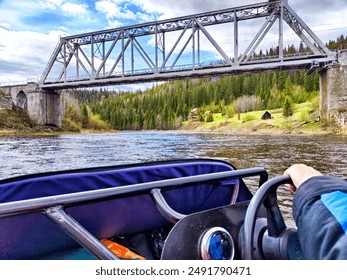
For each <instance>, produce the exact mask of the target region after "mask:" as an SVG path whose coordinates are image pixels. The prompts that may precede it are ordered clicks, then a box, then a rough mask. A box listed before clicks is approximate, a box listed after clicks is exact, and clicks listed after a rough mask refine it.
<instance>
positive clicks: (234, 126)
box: [183, 102, 325, 134]
mask: <svg viewBox="0 0 347 280" xmlns="http://www.w3.org/2000/svg"><path fill="white" fill-rule="evenodd" d="M312 107H313V106H312V105H311V103H310V102H305V103H301V104H295V105H294V113H293V115H292V116H291V117H289V118H286V117H283V116H282V109H281V108H278V109H274V110H267V111H268V112H269V113H270V114H271V115H272V119H271V120H265V121H263V120H261V117H262V115H263V114H264V112H265V111H266V110H261V111H253V112H248V113H242V114H240V118H239V117H238V114H235V115H234V116H233V117H232V118H227V117H226V116H222V115H221V114H214V115H213V118H214V121H213V122H201V123H197V122H196V121H195V122H194V124H195V126H194V130H198V131H221V132H227V131H240V132H260V133H306V134H316V133H319V134H322V133H325V129H324V126H323V124H322V123H320V122H318V121H316V120H314V119H312V115H311V112H312V110H313V109H312ZM190 122H191V121H188V122H185V123H184V124H183V129H184V128H185V127H186V128H187V129H189V128H191V127H192V126H191V125H190V124H191V123H190ZM304 122H306V123H304ZM296 126H298V127H296Z"/></svg>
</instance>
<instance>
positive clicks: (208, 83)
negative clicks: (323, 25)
mask: <svg viewBox="0 0 347 280" xmlns="http://www.w3.org/2000/svg"><path fill="white" fill-rule="evenodd" d="M327 46H328V48H330V49H337V48H341V46H347V36H346V37H344V36H343V35H341V36H340V37H339V38H337V40H336V41H334V40H330V41H329V43H328V44H327ZM300 48H303V46H301V45H300V46H299V48H295V47H294V46H288V47H287V48H286V49H285V53H293V52H299V51H300ZM276 51H277V50H276V49H270V50H267V51H266V52H265V53H267V54H275V53H276ZM301 51H302V50H301ZM262 53H263V52H260V53H259V54H258V55H262ZM72 94H74V95H75V96H77V97H78V98H79V101H80V103H81V104H82V105H81V108H80V110H79V112H77V111H78V110H77V108H72V107H70V108H69V109H68V110H67V112H66V114H65V119H66V120H65V124H66V125H70V126H71V125H75V124H76V123H81V124H82V126H83V127H88V126H90V125H92V124H91V123H89V120H91V117H92V122H93V123H94V124H95V123H102V122H106V123H107V124H108V125H110V126H111V127H112V128H113V129H117V130H151V129H160V130H173V129H178V128H179V127H180V126H181V124H182V122H183V121H186V120H188V119H189V118H190V117H191V112H192V110H193V109H195V108H197V109H198V111H199V115H198V117H199V120H200V121H201V122H203V121H213V117H206V116H205V114H204V113H205V112H206V111H210V112H213V113H221V114H222V115H226V116H227V117H232V116H233V115H234V114H237V113H243V112H249V111H253V110H265V109H275V108H283V109H284V110H283V114H286V116H290V115H291V110H290V108H291V106H292V104H294V103H303V102H306V101H312V102H313V103H316V104H319V102H317V100H318V99H319V74H318V73H313V74H311V75H305V71H304V70H300V71H291V72H274V73H261V74H243V75H238V76H229V77H223V78H205V79H196V80H180V81H170V82H165V83H163V84H160V85H153V86H152V88H151V89H147V90H145V91H137V92H135V93H134V92H118V91H112V90H106V89H99V90H95V89H94V90H92V91H88V90H85V91H81V90H78V91H76V90H75V91H73V92H72ZM317 106H318V105H317ZM316 109H318V108H316ZM74 123H75V124H74ZM92 126H93V125H92Z"/></svg>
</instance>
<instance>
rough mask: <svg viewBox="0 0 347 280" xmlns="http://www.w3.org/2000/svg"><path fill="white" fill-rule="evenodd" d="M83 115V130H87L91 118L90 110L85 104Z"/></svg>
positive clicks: (82, 110) (82, 109) (82, 108)
mask: <svg viewBox="0 0 347 280" xmlns="http://www.w3.org/2000/svg"><path fill="white" fill-rule="evenodd" d="M81 115H82V128H87V127H88V125H89V116H88V108H87V105H86V103H83V104H82V106H81Z"/></svg>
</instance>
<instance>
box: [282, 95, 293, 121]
mask: <svg viewBox="0 0 347 280" xmlns="http://www.w3.org/2000/svg"><path fill="white" fill-rule="evenodd" d="M282 115H283V116H284V117H287V118H288V117H290V116H292V115H293V104H292V100H291V98H290V97H288V96H287V97H286V99H285V100H284V104H283V113H282Z"/></svg>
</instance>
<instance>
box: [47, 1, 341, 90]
mask: <svg viewBox="0 0 347 280" xmlns="http://www.w3.org/2000/svg"><path fill="white" fill-rule="evenodd" d="M259 18H265V22H264V23H263V25H262V26H261V27H260V29H259V31H258V33H257V34H256V35H255V37H254V38H253V40H252V41H251V43H250V44H249V45H248V47H247V48H246V49H245V50H244V51H243V52H242V53H241V52H240V45H239V23H240V22H241V21H247V20H252V19H259ZM276 22H278V23H279V27H278V30H279V32H278V33H279V34H278V46H277V48H278V55H276V56H273V57H260V58H259V57H258V58H257V59H255V58H254V57H253V54H254V52H255V51H256V50H257V48H258V47H259V45H260V43H261V42H262V41H263V39H264V38H265V36H266V35H267V34H268V32H269V30H271V28H272V27H273V25H274V24H275V23H276ZM228 23H232V24H233V29H231V30H233V32H232V33H233V40H232V41H233V42H231V45H232V46H233V57H231V56H232V55H230V52H228V51H226V50H225V48H224V47H223V46H222V45H221V44H219V43H218V42H217V40H216V38H215V37H214V36H213V35H214V34H212V32H211V31H209V30H208V27H209V26H216V25H221V24H228ZM284 23H287V25H288V26H289V27H290V28H291V29H292V30H293V31H294V32H295V34H297V36H298V37H299V38H300V40H301V41H302V42H304V43H305V44H306V46H307V47H308V49H310V52H309V53H305V54H296V55H295V56H290V57H288V56H285V55H284V47H283V26H284ZM171 35H172V36H171ZM168 36H170V40H168V38H167V37H168ZM202 40H204V42H205V43H208V44H210V46H212V47H213V48H214V50H215V52H216V53H217V54H218V55H219V57H220V59H218V60H216V61H214V62H208V63H206V61H201V60H202V55H201V52H202V50H201V42H202ZM168 41H170V42H169V43H168ZM188 45H190V47H191V50H190V51H189V50H187V47H188ZM183 55H185V56H188V60H189V61H190V63H189V64H187V63H185V64H180V61H182V57H183ZM335 59H336V58H335V55H334V54H333V53H331V52H330V51H329V50H328V49H327V48H326V46H325V45H324V44H323V43H322V42H321V41H320V40H319V38H318V37H317V36H316V35H315V34H314V33H313V32H312V30H311V29H310V28H309V27H308V26H307V25H306V24H305V23H304V22H303V20H302V19H300V17H299V16H298V15H297V14H296V13H295V12H294V11H293V9H292V8H291V7H290V6H289V5H288V3H287V1H286V0H280V1H271V2H264V3H259V4H254V5H247V6H241V7H236V8H230V9H224V10H219V11H213V12H208V13H201V14H196V15H191V16H185V17H179V18H174V19H169V20H162V21H158V22H152V23H145V24H139V25H134V26H129V27H124V28H116V29H109V30H104V31H97V32H91V33H85V34H80V35H74V36H68V37H63V38H61V40H60V42H59V43H58V45H57V47H56V49H55V51H54V52H53V54H52V57H51V59H50V61H49V62H48V64H47V66H46V68H45V70H44V73H43V75H42V77H41V81H40V85H41V87H42V88H67V87H88V86H103V85H115V84H123V83H137V82H149V81H156V80H169V79H179V78H189V77H199V76H213V75H222V74H238V73H243V72H247V73H248V72H257V71H259V69H262V70H265V69H270V70H271V69H283V68H301V67H308V66H309V65H310V64H311V63H312V61H313V60H314V61H315V65H317V62H318V64H326V63H329V62H332V61H334V60H335Z"/></svg>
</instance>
